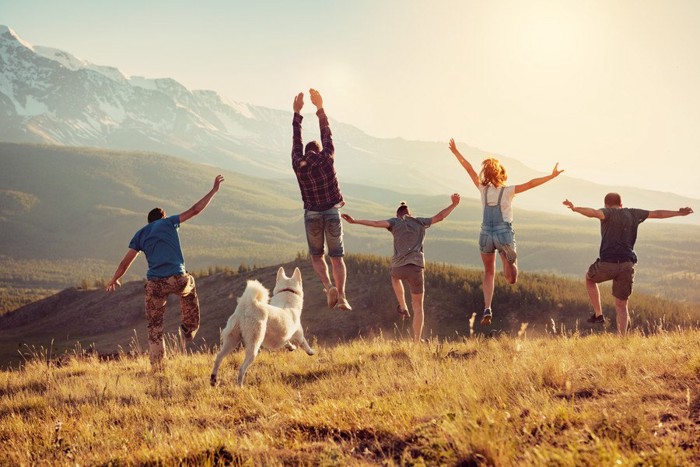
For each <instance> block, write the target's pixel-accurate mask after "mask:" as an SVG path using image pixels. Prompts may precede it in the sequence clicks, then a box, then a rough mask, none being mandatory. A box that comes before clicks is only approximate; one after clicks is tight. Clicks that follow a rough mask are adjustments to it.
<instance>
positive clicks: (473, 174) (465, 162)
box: [449, 138, 481, 188]
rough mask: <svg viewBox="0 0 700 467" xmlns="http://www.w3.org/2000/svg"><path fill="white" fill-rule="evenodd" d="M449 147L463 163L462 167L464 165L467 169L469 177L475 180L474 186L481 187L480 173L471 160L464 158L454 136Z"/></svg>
mask: <svg viewBox="0 0 700 467" xmlns="http://www.w3.org/2000/svg"><path fill="white" fill-rule="evenodd" d="M449 147H450V151H452V154H454V155H455V157H456V158H457V160H458V161H459V163H460V164H462V167H464V170H466V171H467V173H468V174H469V178H471V179H472V182H474V186H476V187H477V188H479V187H480V186H481V182H479V175H478V174H477V173H476V170H474V167H472V165H471V164H470V163H469V161H468V160H466V159H465V158H464V156H463V155H462V153H461V152H459V150H458V149H457V144H455V140H454V138H450V144H449Z"/></svg>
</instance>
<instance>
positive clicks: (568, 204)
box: [562, 199, 605, 220]
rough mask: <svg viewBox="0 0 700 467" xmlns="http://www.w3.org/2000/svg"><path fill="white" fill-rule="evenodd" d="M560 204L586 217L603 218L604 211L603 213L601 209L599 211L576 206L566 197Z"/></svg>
mask: <svg viewBox="0 0 700 467" xmlns="http://www.w3.org/2000/svg"><path fill="white" fill-rule="evenodd" d="M562 204H563V205H564V206H566V207H567V208H569V209H571V210H572V211H574V212H577V213H579V214H581V215H584V216H586V217H595V218H596V219H600V220H603V219H605V213H603V211H601V210H600V209H593V208H580V207H576V206H574V203H572V202H571V201H569V200H568V199H567V200H564V202H563V203H562Z"/></svg>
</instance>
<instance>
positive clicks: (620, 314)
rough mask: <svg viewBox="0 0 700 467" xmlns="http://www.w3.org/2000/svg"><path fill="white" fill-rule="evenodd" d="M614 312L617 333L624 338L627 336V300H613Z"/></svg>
mask: <svg viewBox="0 0 700 467" xmlns="http://www.w3.org/2000/svg"><path fill="white" fill-rule="evenodd" d="M615 311H616V312H617V333H618V334H620V335H621V336H625V335H627V324H628V322H629V316H630V315H629V311H628V309H627V300H620V299H619V298H615Z"/></svg>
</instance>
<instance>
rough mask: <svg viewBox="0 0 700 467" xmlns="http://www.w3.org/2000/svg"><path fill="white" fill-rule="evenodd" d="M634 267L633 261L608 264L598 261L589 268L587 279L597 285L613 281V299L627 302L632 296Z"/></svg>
mask: <svg viewBox="0 0 700 467" xmlns="http://www.w3.org/2000/svg"><path fill="white" fill-rule="evenodd" d="M634 266H635V265H634V263H633V262H632V261H627V262H624V263H607V262H605V261H601V260H599V259H598V260H596V262H595V263H593V264H591V266H590V267H589V268H588V272H587V273H586V279H588V280H591V281H593V282H595V283H596V284H599V283H601V282H605V281H609V280H612V281H613V284H612V294H613V297H615V298H619V299H620V300H627V299H628V298H629V296H630V295H632V284H633V283H634Z"/></svg>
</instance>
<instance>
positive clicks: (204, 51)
mask: <svg viewBox="0 0 700 467" xmlns="http://www.w3.org/2000/svg"><path fill="white" fill-rule="evenodd" d="M0 24H5V25H6V26H9V27H11V28H12V29H14V30H15V31H16V32H17V34H18V35H19V36H20V37H22V38H23V39H24V40H26V41H27V42H29V43H31V44H34V45H43V46H49V47H55V48H59V49H63V50H65V51H68V52H70V53H72V54H73V55H76V56H78V57H80V58H82V59H85V60H88V61H90V62H93V63H95V64H98V65H109V66H115V67H117V68H119V69H120V70H121V71H122V72H123V73H124V74H125V75H127V76H145V77H148V78H162V77H169V78H173V79H175V80H177V81H179V82H180V83H182V84H183V85H185V86H186V87H188V88H190V89H211V90H215V91H217V92H219V93H220V94H222V95H224V96H226V97H228V98H230V99H232V100H234V101H239V102H246V103H250V104H255V105H262V106H266V107H272V108H276V109H289V110H291V108H292V101H293V97H294V95H295V94H296V93H298V92H299V91H307V90H308V88H309V87H315V88H317V89H319V90H320V91H321V93H322V95H323V97H324V107H325V108H326V110H327V112H328V114H329V115H330V116H331V117H332V118H335V119H336V120H340V121H343V122H345V123H350V124H352V125H354V126H356V127H358V128H360V129H361V130H363V131H365V132H366V133H369V134H371V135H373V136H378V137H388V138H393V137H401V138H404V139H409V140H422V141H444V142H445V146H446V147H447V142H448V140H449V138H451V137H454V138H455V139H456V140H457V141H458V142H461V143H464V144H468V145H470V146H474V147H478V148H480V149H483V150H485V151H488V152H490V153H493V154H495V155H504V156H508V157H512V158H515V159H518V160H520V161H522V162H523V163H525V164H526V165H528V166H530V167H532V168H534V169H536V170H541V171H543V173H545V172H547V173H548V172H550V171H551V169H552V167H553V166H554V163H555V162H559V164H560V168H563V169H565V170H566V175H569V176H572V177H576V178H582V179H586V180H591V181H595V182H599V183H603V184H614V185H623V186H638V187H643V188H651V189H658V190H661V191H668V192H674V193H678V194H682V195H685V196H690V197H692V198H696V199H700V175H698V169H700V162H698V160H699V159H700V157H698V156H700V1H698V0H654V1H650V0H585V1H584V0H579V1H571V0H478V1H477V0H431V1H427V0H426V1H417V0H351V1H350V0H348V1H334V0H325V1H324V0H298V1H287V0H279V1H268V0H255V1H238V0H228V1H225V0H217V1H214V0H199V1H196V2H195V1H182V0H167V1H166V0H149V1H145V2H144V1H142V0H138V1H134V0H121V1H116V0H115V1H108V0H85V1H77V0H76V1H71V0H46V1H34V0H0ZM307 105H309V106H310V103H309V102H308V99H307ZM446 151H447V149H446ZM474 162H475V163H478V162H480V161H474ZM665 208H669V209H671V208H674V209H675V208H677V207H676V206H667V207H665Z"/></svg>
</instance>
